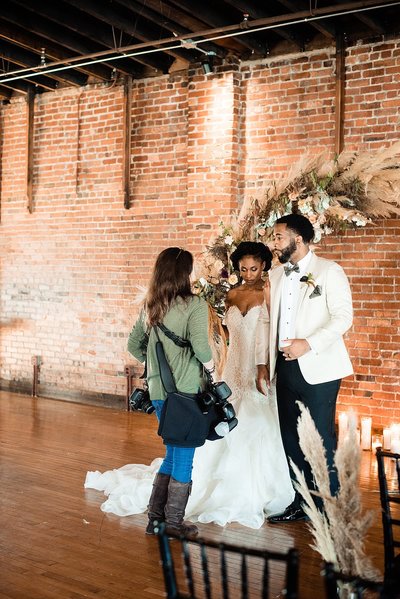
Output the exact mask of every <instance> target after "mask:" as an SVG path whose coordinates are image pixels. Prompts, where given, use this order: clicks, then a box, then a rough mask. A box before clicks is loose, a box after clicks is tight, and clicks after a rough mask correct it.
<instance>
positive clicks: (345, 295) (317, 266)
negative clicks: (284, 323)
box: [256, 254, 353, 385]
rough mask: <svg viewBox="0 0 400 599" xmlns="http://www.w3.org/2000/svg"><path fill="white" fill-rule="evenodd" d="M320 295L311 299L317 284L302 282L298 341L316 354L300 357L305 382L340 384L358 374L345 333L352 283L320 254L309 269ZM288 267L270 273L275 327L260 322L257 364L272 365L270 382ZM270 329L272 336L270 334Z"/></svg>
mask: <svg viewBox="0 0 400 599" xmlns="http://www.w3.org/2000/svg"><path fill="white" fill-rule="evenodd" d="M307 273H311V274H312V279H313V281H314V282H315V283H316V284H317V285H319V287H320V290H321V295H317V296H314V297H312V298H310V295H311V293H312V291H313V286H312V285H307V283H300V293H299V300H298V305H297V312H296V328H295V338H297V339H307V340H308V342H309V343H310V346H311V348H312V349H311V351H309V352H307V353H306V354H305V355H304V356H301V358H299V366H300V370H301V373H302V375H303V376H304V378H305V380H306V381H307V382H308V383H310V384H311V385H315V384H317V383H326V382H328V381H332V380H336V379H341V378H343V377H345V376H348V375H350V374H352V373H353V368H352V365H351V362H350V358H349V355H348V353H347V350H346V346H345V344H344V341H343V335H344V333H345V332H346V331H347V330H348V329H349V328H350V327H351V325H352V321H353V307H352V299H351V291H350V286H349V282H348V279H347V277H346V275H345V273H344V271H343V269H342V268H341V266H339V265H338V264H336V262H332V261H331V260H325V259H324V258H318V257H317V256H315V254H313V255H312V258H311V260H310V262H309V265H308V267H307ZM285 276H286V275H285V273H284V269H283V266H278V267H276V268H274V269H272V271H270V282H271V309H270V322H269V323H266V322H265V319H264V321H262V320H260V321H259V326H258V329H257V339H256V362H257V364H269V369H270V377H271V380H272V379H273V377H274V375H275V367H276V359H277V355H278V326H279V314H280V303H281V291H282V282H283V277H285ZM268 329H269V331H268Z"/></svg>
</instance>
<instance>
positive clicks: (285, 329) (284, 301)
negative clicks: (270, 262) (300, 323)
mask: <svg viewBox="0 0 400 599" xmlns="http://www.w3.org/2000/svg"><path fill="white" fill-rule="evenodd" d="M311 257H312V252H311V251H309V252H308V254H306V255H305V256H304V258H302V259H301V260H299V261H298V262H297V265H298V267H299V269H300V272H295V271H293V272H291V273H290V275H288V276H285V277H284V280H283V285H282V294H281V303H280V313H279V345H278V349H280V348H282V347H284V346H285V341H286V339H295V338H296V311H297V304H298V299H299V293H300V279H301V277H303V276H304V275H305V274H306V271H307V267H308V265H309V263H310V260H311ZM286 266H293V264H290V262H288V263H287V264H286ZM286 345H287V344H286Z"/></svg>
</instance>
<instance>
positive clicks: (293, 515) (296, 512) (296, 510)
mask: <svg viewBox="0 0 400 599" xmlns="http://www.w3.org/2000/svg"><path fill="white" fill-rule="evenodd" d="M267 520H268V522H272V524H276V523H278V522H297V521H298V520H309V517H308V516H307V514H306V513H305V512H304V511H303V510H302V508H301V507H299V506H298V505H294V504H293V503H291V504H290V505H289V506H288V507H287V508H286V509H285V511H284V512H282V513H281V514H274V515H273V516H268V518H267Z"/></svg>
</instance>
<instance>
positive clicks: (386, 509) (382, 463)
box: [376, 447, 400, 596]
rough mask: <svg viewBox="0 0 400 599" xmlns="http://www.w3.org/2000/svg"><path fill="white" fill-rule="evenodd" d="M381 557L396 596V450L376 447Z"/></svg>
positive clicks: (399, 508)
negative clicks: (382, 543)
mask: <svg viewBox="0 0 400 599" xmlns="http://www.w3.org/2000/svg"><path fill="white" fill-rule="evenodd" d="M376 459H377V462H378V479H379V495H380V500H381V508H382V527H383V542H384V558H385V574H384V579H385V587H387V588H391V587H393V589H396V588H397V589H399V596H400V454H399V453H393V452H390V451H384V450H383V449H382V448H381V447H378V448H377V450H376Z"/></svg>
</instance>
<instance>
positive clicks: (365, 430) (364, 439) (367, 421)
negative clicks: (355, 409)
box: [361, 416, 372, 450]
mask: <svg viewBox="0 0 400 599" xmlns="http://www.w3.org/2000/svg"><path fill="white" fill-rule="evenodd" d="M371 426H372V418H370V417H369V416H364V418H361V449H366V450H370V449H371Z"/></svg>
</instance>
